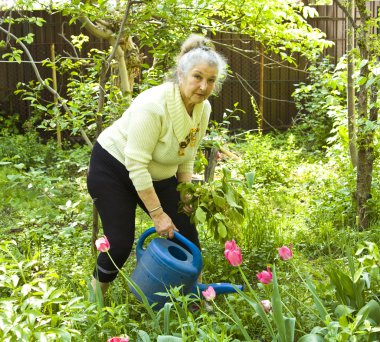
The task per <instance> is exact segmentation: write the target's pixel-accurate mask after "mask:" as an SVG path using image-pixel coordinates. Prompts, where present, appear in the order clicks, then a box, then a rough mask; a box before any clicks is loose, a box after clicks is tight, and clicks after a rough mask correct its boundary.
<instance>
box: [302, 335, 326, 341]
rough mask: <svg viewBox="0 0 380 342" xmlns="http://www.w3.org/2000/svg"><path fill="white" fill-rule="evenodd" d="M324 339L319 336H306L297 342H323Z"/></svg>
mask: <svg viewBox="0 0 380 342" xmlns="http://www.w3.org/2000/svg"><path fill="white" fill-rule="evenodd" d="M324 340H325V339H324V338H323V337H322V336H321V335H317V334H307V335H304V336H302V337H301V338H300V339H299V340H298V342H323V341H324Z"/></svg>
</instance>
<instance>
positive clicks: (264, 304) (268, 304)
mask: <svg viewBox="0 0 380 342" xmlns="http://www.w3.org/2000/svg"><path fill="white" fill-rule="evenodd" d="M260 304H261V306H262V307H263V309H264V311H265V313H269V311H271V310H272V303H271V301H270V300H268V299H264V300H262V301H261V302H260Z"/></svg>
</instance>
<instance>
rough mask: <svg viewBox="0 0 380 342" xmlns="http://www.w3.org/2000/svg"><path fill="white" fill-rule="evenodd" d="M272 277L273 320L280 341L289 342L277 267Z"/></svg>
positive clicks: (274, 268)
mask: <svg viewBox="0 0 380 342" xmlns="http://www.w3.org/2000/svg"><path fill="white" fill-rule="evenodd" d="M272 275H273V295H272V312H273V320H274V322H275V324H276V327H277V329H278V333H279V336H280V340H281V341H283V342H285V341H286V342H288V339H287V333H286V327H285V319H284V316H283V315H282V302H281V296H280V291H279V288H278V282H277V275H276V267H275V266H273V271H272ZM289 342H290V341H289Z"/></svg>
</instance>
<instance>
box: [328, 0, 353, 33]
mask: <svg viewBox="0 0 380 342" xmlns="http://www.w3.org/2000/svg"><path fill="white" fill-rule="evenodd" d="M333 1H334V2H335V3H336V4H337V5H338V7H339V8H340V9H341V10H342V11H343V12H344V14H345V15H346V17H347V19H348V20H349V21H350V23H351V25H352V27H353V28H354V29H355V30H356V29H358V25H357V24H356V22H355V18H353V17H352V15H351V13H350V12H348V10H347V8H346V7H345V6H344V5H343V4H342V3H341V2H340V0H333Z"/></svg>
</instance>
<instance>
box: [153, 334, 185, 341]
mask: <svg viewBox="0 0 380 342" xmlns="http://www.w3.org/2000/svg"><path fill="white" fill-rule="evenodd" d="M182 341H183V339H182V338H181V337H176V336H168V335H159V336H157V342H182Z"/></svg>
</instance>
